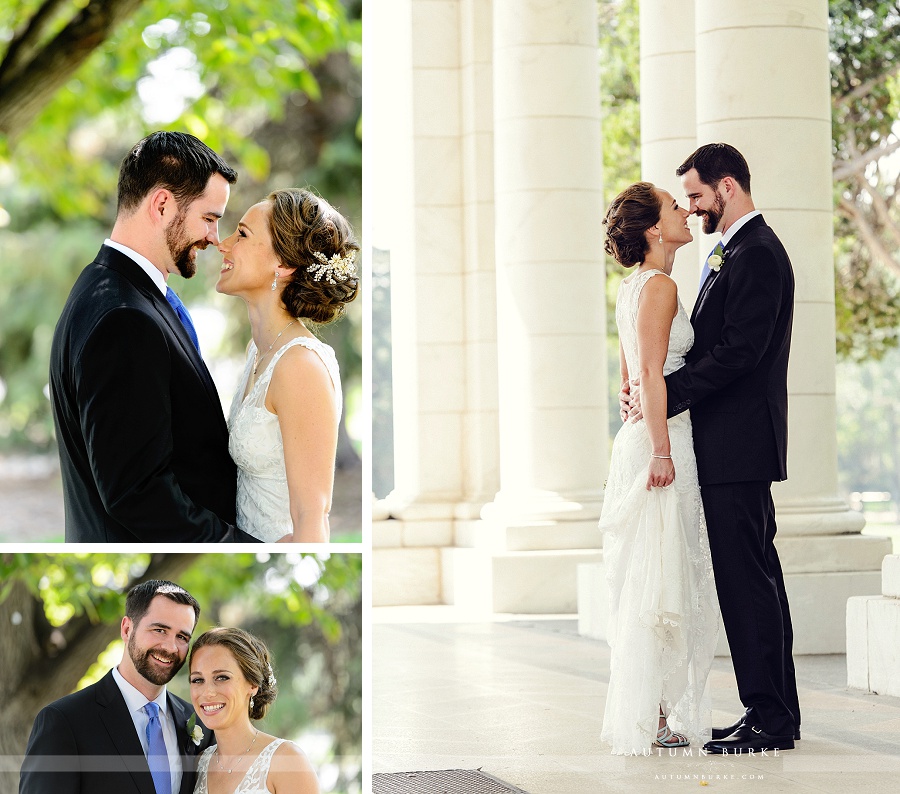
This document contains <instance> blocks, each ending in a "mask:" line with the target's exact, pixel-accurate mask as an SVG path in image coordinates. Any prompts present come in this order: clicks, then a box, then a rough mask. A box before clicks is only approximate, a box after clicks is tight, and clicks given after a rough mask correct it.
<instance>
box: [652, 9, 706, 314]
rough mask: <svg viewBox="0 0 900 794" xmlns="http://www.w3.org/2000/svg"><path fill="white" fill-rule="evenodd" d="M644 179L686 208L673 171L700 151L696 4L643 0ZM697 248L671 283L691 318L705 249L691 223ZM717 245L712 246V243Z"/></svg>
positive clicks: (684, 252)
mask: <svg viewBox="0 0 900 794" xmlns="http://www.w3.org/2000/svg"><path fill="white" fill-rule="evenodd" d="M640 26H641V177H642V178H643V179H645V180H647V181H648V182H653V184H655V185H657V186H658V187H661V188H664V189H665V190H668V191H669V192H670V193H671V194H672V195H673V196H674V197H675V198H676V199H677V200H678V203H679V204H680V205H681V206H687V200H686V199H685V197H684V189H683V188H682V187H681V178H680V177H678V176H675V169H676V168H678V166H679V165H681V163H683V162H684V159H685V157H687V156H688V155H689V154H690V153H691V152H692V151H694V149H696V148H697V121H696V96H695V86H694V0H641V4H640ZM689 223H690V225H691V231H692V232H693V234H694V242H692V243H690V244H688V245H686V246H684V247H683V248H681V249H679V251H678V254H677V257H676V259H675V267H674V268H673V270H672V277H673V278H674V279H675V281H676V283H677V284H678V295H679V297H680V298H681V302H682V303H683V304H684V308H685V310H686V311H687V312H688V314H690V313H691V309H692V308H693V306H694V300H695V299H696V297H697V290H698V288H699V286H700V270H701V268H702V267H703V262H704V260H705V259H706V256H707V254H708V253H709V251H710V250H711V249H712V247H713V246H712V245H709V246H704V245H703V244H701V240H700V238H701V237H702V236H703V235H702V231H701V229H700V223H699V222H698V220H697V218H696V217H695V216H691V219H690V221H689ZM713 245H714V243H713Z"/></svg>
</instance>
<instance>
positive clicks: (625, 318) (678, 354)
mask: <svg viewBox="0 0 900 794" xmlns="http://www.w3.org/2000/svg"><path fill="white" fill-rule="evenodd" d="M653 276H662V277H663V278H669V276H666V274H665V273H663V272H662V271H661V270H645V271H644V272H643V273H634V274H633V275H632V276H631V277H629V278H627V279H626V280H625V281H623V282H622V284H621V286H620V287H619V294H618V296H617V297H616V325H617V326H618V327H619V339H620V340H621V342H622V348H623V350H624V351H625V361H626V363H627V364H628V377H629V378H631V379H634V378H637V377H638V375H639V373H640V363H639V361H638V343H637V313H638V299H639V298H640V296H641V290H642V289H643V288H644V285H645V284H646V283H647V282H648V281H649V280H650V279H651V278H652V277H653ZM693 344H694V329H693V328H692V327H691V321H690V319H688V316H687V312H685V310H684V306H682V305H681V298H678V311H677V312H676V314H675V319H674V320H673V321H672V330H671V331H670V333H669V349H668V352H667V353H666V363H665V364H664V365H663V375H668V374H669V373H670V372H674V371H675V370H676V369H681V367H683V366H684V357H685V355H686V354H687V352H688V350H690V349H691V346H692V345H693Z"/></svg>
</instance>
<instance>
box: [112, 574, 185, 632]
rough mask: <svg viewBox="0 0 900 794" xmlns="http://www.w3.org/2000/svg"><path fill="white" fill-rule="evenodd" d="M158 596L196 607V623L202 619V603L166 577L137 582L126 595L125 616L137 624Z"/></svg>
mask: <svg viewBox="0 0 900 794" xmlns="http://www.w3.org/2000/svg"><path fill="white" fill-rule="evenodd" d="M156 596H165V597H166V598H168V599H169V600H170V601H174V602H175V603H176V604H186V605H187V606H189V607H193V609H194V625H195V626H196V625H197V621H198V620H199V619H200V604H199V603H197V599H196V598H194V596H192V595H191V594H190V593H189V592H188V591H187V590H185V589H184V588H183V587H179V586H178V585H177V584H175V583H174V582H167V581H166V580H164V579H148V580H147V581H146V582H141V583H140V584H136V585H135V586H134V587H132V588H131V590H129V591H128V595H127V596H125V616H126V617H128V618H130V619H131V622H132V623H134V624H135V625H137V624H138V623H140V621H141V618H142V617H144V615H146V614H147V612H148V610H149V609H150V602H151V601H153V599H154V598H156Z"/></svg>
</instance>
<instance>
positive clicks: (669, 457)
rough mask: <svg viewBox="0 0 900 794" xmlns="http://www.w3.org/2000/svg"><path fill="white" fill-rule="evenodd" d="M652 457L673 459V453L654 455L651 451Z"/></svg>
mask: <svg viewBox="0 0 900 794" xmlns="http://www.w3.org/2000/svg"><path fill="white" fill-rule="evenodd" d="M650 457H651V458H659V459H660V460H672V456H671V455H654V454H653V453H652V452H651V453H650Z"/></svg>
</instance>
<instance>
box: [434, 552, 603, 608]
mask: <svg viewBox="0 0 900 794" xmlns="http://www.w3.org/2000/svg"><path fill="white" fill-rule="evenodd" d="M601 559H602V554H601V552H599V551H598V550H596V549H555V550H538V551H507V552H494V551H491V550H489V549H482V548H469V549H465V548H451V549H443V550H442V552H441V568H442V571H443V577H442V582H443V592H442V598H443V603H445V604H455V605H457V606H460V607H464V608H465V609H467V610H469V611H473V612H476V613H478V612H482V613H484V614H486V615H487V614H491V613H497V612H510V613H520V614H523V613H524V614H572V613H574V612H575V611H576V609H577V604H578V599H577V592H576V573H577V570H578V568H579V566H580V565H582V564H584V563H597V562H599V561H600V560H601Z"/></svg>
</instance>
